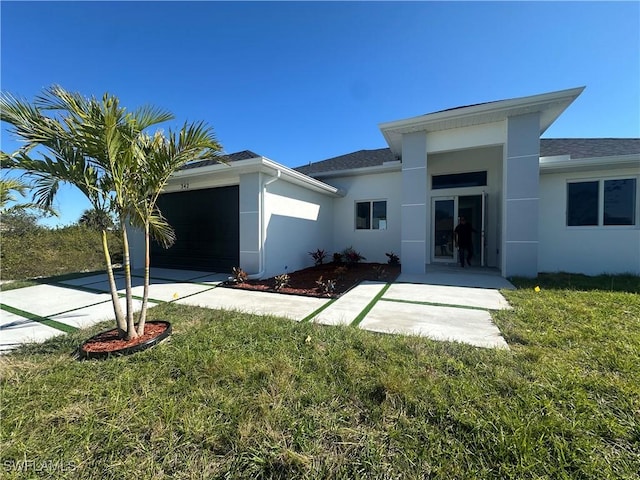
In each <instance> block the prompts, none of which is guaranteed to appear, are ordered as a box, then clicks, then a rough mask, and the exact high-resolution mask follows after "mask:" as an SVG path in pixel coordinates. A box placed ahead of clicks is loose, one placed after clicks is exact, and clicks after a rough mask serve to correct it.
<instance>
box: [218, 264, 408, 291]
mask: <svg viewBox="0 0 640 480" xmlns="http://www.w3.org/2000/svg"><path fill="white" fill-rule="evenodd" d="M339 267H343V268H344V270H345V271H343V272H342V273H341V274H340V273H339V272H336V269H337V268H339ZM376 268H383V269H384V276H383V277H381V278H380V277H379V276H378V272H377V271H376ZM398 275H400V265H388V264H386V263H356V264H352V265H346V264H341V265H338V264H335V263H328V264H325V265H318V266H315V267H309V268H305V269H304V270H298V271H297V272H291V273H289V286H288V287H284V288H281V289H280V290H278V291H276V289H275V284H276V281H275V279H274V278H273V277H272V278H267V279H264V280H247V281H246V282H244V283H226V284H224V286H225V287H229V288H239V289H242V290H253V291H260V292H275V293H286V294H290V295H303V296H306V297H322V298H336V297H339V296H340V295H342V294H343V293H344V292H346V291H348V290H350V289H351V288H352V287H354V286H355V285H357V284H358V283H360V282H362V281H363V280H374V281H385V282H389V281H392V280H395V279H396V278H397V276H398ZM321 276H322V279H323V280H335V281H336V288H335V290H334V291H333V292H332V293H322V291H321V290H320V289H319V288H318V285H317V284H316V281H317V280H318V279H319V278H320V277H321Z"/></svg>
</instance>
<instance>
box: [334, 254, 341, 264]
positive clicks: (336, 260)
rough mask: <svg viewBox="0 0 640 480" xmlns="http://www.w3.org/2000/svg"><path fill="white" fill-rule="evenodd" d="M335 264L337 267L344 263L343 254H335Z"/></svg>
mask: <svg viewBox="0 0 640 480" xmlns="http://www.w3.org/2000/svg"><path fill="white" fill-rule="evenodd" d="M333 263H335V264H336V265H340V264H341V263H342V253H340V252H335V253H334V254H333Z"/></svg>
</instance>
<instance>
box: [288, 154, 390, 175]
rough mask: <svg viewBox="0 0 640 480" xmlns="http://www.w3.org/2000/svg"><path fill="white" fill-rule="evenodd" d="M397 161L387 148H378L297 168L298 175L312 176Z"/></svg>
mask: <svg viewBox="0 0 640 480" xmlns="http://www.w3.org/2000/svg"><path fill="white" fill-rule="evenodd" d="M396 160H398V159H397V158H396V157H395V155H394V154H393V153H391V150H389V149H388V148H378V149H376V150H358V151H357V152H353V153H347V154H346V155H340V156H339V157H333V158H329V159H327V160H322V161H320V162H314V163H310V164H309V165H303V166H302V167H297V168H295V170H297V171H298V172H300V173H304V174H305V175H312V174H315V173H325V172H337V171H339V170H349V169H352V168H365V167H375V166H376V165H382V164H383V163H384V162H393V161H396Z"/></svg>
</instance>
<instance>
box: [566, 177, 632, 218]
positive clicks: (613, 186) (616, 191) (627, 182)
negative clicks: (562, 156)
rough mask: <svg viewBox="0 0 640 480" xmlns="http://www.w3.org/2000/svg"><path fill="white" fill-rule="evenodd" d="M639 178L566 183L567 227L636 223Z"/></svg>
mask: <svg viewBox="0 0 640 480" xmlns="http://www.w3.org/2000/svg"><path fill="white" fill-rule="evenodd" d="M636 185H637V182H636V179H635V178H623V179H611V180H589V181H584V182H569V183H567V226H569V227H578V226H620V225H635V224H636Z"/></svg>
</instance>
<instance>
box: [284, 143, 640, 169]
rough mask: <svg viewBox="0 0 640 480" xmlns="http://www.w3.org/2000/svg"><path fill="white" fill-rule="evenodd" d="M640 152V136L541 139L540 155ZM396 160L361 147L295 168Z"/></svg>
mask: <svg viewBox="0 0 640 480" xmlns="http://www.w3.org/2000/svg"><path fill="white" fill-rule="evenodd" d="M634 153H640V138H541V139H540V156H541V157H551V156H555V155H571V158H596V157H608V156H616V155H630V154H634ZM394 160H397V159H396V158H395V157H394V155H393V153H391V150H390V149H389V148H378V149H376V150H358V151H357V152H353V153H347V154H346V155H340V156H339V157H333V158H329V159H327V160H322V161H320V162H314V163H311V164H309V165H304V166H301V167H298V168H296V169H295V170H297V171H299V172H300V173H304V174H305V175H317V174H321V173H328V172H336V171H340V170H350V169H354V168H365V167H375V166H378V165H382V164H383V163H384V162H392V161H394Z"/></svg>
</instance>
